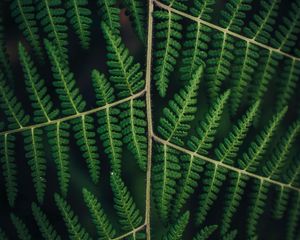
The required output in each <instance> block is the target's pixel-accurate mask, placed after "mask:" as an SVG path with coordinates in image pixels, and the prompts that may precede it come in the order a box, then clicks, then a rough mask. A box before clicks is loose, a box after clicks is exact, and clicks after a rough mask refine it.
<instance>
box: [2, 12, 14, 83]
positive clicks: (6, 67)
mask: <svg viewBox="0 0 300 240" xmlns="http://www.w3.org/2000/svg"><path fill="white" fill-rule="evenodd" d="M0 67H1V72H3V74H4V75H5V77H6V78H8V79H9V80H10V81H12V80H13V74H12V69H11V64H10V61H9V56H8V53H7V47H6V43H5V34H4V29H3V20H2V18H1V17H0ZM0 74H1V73H0Z"/></svg>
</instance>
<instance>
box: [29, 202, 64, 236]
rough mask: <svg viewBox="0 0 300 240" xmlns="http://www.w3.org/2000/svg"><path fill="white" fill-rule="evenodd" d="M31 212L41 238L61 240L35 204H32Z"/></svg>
mask: <svg viewBox="0 0 300 240" xmlns="http://www.w3.org/2000/svg"><path fill="white" fill-rule="evenodd" d="M31 210H32V214H33V217H34V220H35V222H36V223H37V225H38V227H39V230H40V232H41V234H42V236H43V238H44V239H46V240H61V237H60V236H59V235H58V233H57V232H56V230H55V229H54V227H53V226H52V224H51V223H50V222H49V220H48V217H47V215H46V214H45V213H44V212H43V211H42V209H41V208H40V207H39V206H38V205H37V204H36V203H32V205H31Z"/></svg>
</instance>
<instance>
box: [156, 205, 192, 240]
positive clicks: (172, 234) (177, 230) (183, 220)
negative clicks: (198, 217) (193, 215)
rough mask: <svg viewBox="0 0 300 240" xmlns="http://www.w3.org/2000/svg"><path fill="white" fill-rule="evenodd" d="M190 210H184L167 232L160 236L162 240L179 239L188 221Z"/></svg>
mask: <svg viewBox="0 0 300 240" xmlns="http://www.w3.org/2000/svg"><path fill="white" fill-rule="evenodd" d="M189 218H190V212H189V211H187V212H185V213H184V214H183V215H182V216H181V217H180V218H178V219H177V221H176V222H175V223H174V224H172V225H171V227H170V228H169V230H168V232H167V233H166V234H165V235H164V236H163V237H162V239H163V240H180V239H182V238H183V232H184V230H185V228H186V226H187V224H188V222H189Z"/></svg>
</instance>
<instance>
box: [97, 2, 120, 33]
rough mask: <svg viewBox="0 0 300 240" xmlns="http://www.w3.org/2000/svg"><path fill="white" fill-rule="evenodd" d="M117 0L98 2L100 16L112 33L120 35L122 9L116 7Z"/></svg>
mask: <svg viewBox="0 0 300 240" xmlns="http://www.w3.org/2000/svg"><path fill="white" fill-rule="evenodd" d="M116 2H117V1H116V0H98V1H97V3H98V5H99V9H100V15H101V18H102V20H103V22H105V23H106V24H107V25H108V26H109V28H110V29H111V31H112V32H113V33H115V34H119V33H120V9H119V8H118V7H116V6H115V5H116Z"/></svg>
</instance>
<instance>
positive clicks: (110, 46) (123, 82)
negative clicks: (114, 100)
mask: <svg viewBox="0 0 300 240" xmlns="http://www.w3.org/2000/svg"><path fill="white" fill-rule="evenodd" d="M101 26H102V30H103V34H104V37H105V39H106V43H107V45H106V48H107V51H108V54H107V57H108V61H107V66H108V70H109V73H110V80H111V81H112V82H113V83H114V85H115V87H116V89H117V90H119V91H118V96H119V97H127V96H130V95H133V94H134V93H137V92H138V91H140V90H141V89H143V87H144V85H145V81H144V80H143V72H142V71H141V66H140V64H139V63H135V61H134V58H133V57H132V56H130V55H129V51H128V49H127V48H125V46H124V44H123V43H122V40H121V38H120V36H119V35H116V34H114V33H113V32H112V30H111V29H110V28H109V27H108V26H107V25H106V24H105V23H102V25H101Z"/></svg>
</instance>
